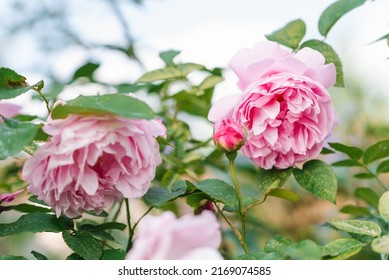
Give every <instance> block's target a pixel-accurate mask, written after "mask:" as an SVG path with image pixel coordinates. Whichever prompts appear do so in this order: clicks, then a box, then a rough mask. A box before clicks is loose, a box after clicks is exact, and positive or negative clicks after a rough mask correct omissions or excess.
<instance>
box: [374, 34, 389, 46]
mask: <svg viewBox="0 0 389 280" xmlns="http://www.w3.org/2000/svg"><path fill="white" fill-rule="evenodd" d="M381 40H386V44H387V45H388V46H389V34H386V35H384V36H382V37H380V38H378V39H377V40H374V41H373V42H371V43H370V44H373V43H376V42H378V41H381Z"/></svg>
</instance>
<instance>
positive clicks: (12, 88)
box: [0, 67, 43, 99]
mask: <svg viewBox="0 0 389 280" xmlns="http://www.w3.org/2000/svg"><path fill="white" fill-rule="evenodd" d="M42 88H43V81H40V82H38V83H36V84H34V85H32V86H29V85H28V83H27V82H26V78H25V77H23V76H21V75H19V74H18V73H16V72H15V71H13V70H11V69H9V68H4V67H0V99H11V98H15V97H16V96H19V95H21V94H23V93H25V92H27V91H29V90H31V89H39V90H40V89H42Z"/></svg>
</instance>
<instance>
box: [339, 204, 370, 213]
mask: <svg viewBox="0 0 389 280" xmlns="http://www.w3.org/2000/svg"><path fill="white" fill-rule="evenodd" d="M339 211H340V212H341V213H344V214H353V215H369V214H370V210H369V209H368V208H366V207H362V206H355V205H345V206H343V207H342V208H341V209H340V210H339Z"/></svg>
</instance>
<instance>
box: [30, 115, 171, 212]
mask: <svg viewBox="0 0 389 280" xmlns="http://www.w3.org/2000/svg"><path fill="white" fill-rule="evenodd" d="M44 131H45V132H46V133H48V134H49V135H51V138H50V140H49V141H48V142H47V143H45V144H44V145H43V146H41V147H40V148H39V149H38V150H37V151H36V152H35V154H34V155H33V156H32V157H31V158H30V159H28V160H27V161H26V163H25V165H24V167H23V178H24V180H25V181H26V182H28V183H29V184H30V186H29V187H28V191H29V192H31V193H32V194H35V195H37V196H38V198H39V199H41V200H43V201H44V202H46V203H47V204H49V205H50V206H52V207H53V208H54V209H55V212H56V214H57V216H59V215H60V214H61V213H64V214H65V215H66V216H68V217H71V218H73V217H76V216H78V215H80V214H82V213H83V212H84V211H87V210H89V211H93V212H96V213H99V212H101V211H102V210H103V208H105V207H109V206H111V205H112V204H113V203H114V202H116V201H118V200H121V199H122V198H137V197H141V196H143V195H144V194H145V193H146V191H147V189H148V187H149V184H150V182H151V180H152V179H153V178H154V176H155V169H156V166H157V165H159V164H160V163H161V156H160V154H159V146H158V143H157V141H156V139H155V137H157V136H160V135H164V134H165V127H164V126H163V124H162V123H161V122H160V121H158V120H150V121H149V120H138V119H124V118H120V117H116V116H113V115H99V116H78V115H70V116H68V117H67V118H66V119H60V120H49V121H48V123H47V125H46V126H45V127H44Z"/></svg>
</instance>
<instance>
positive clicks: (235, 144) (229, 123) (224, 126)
mask: <svg viewBox="0 0 389 280" xmlns="http://www.w3.org/2000/svg"><path fill="white" fill-rule="evenodd" d="M244 138H245V136H244V130H243V128H242V127H241V126H240V125H239V124H237V123H236V122H235V121H233V120H232V119H227V120H222V121H221V124H220V126H219V127H217V128H216V130H215V134H214V135H213V141H214V143H215V145H216V147H217V148H218V149H219V150H221V151H224V152H234V151H237V150H239V149H240V148H241V147H242V145H243V144H244Z"/></svg>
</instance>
